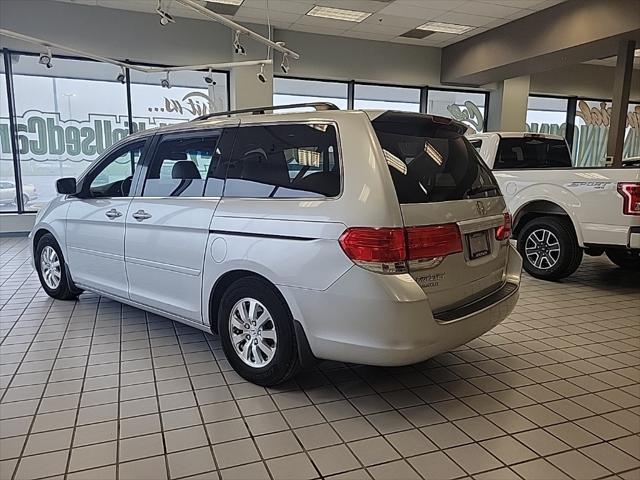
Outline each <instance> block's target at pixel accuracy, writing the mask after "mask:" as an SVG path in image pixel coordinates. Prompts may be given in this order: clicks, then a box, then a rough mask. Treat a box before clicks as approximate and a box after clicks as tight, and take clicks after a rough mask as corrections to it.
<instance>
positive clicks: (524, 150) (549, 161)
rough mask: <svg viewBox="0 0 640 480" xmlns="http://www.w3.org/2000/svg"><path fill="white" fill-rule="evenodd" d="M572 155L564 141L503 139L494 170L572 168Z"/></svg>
mask: <svg viewBox="0 0 640 480" xmlns="http://www.w3.org/2000/svg"><path fill="white" fill-rule="evenodd" d="M570 167H571V154H570V153H569V148H568V147H567V143H566V142H565V141H564V140H557V139H553V138H527V137H524V138H502V139H501V140H500V145H499V146H498V153H497V155H496V161H495V163H494V165H493V168H494V170H517V169H527V168H570Z"/></svg>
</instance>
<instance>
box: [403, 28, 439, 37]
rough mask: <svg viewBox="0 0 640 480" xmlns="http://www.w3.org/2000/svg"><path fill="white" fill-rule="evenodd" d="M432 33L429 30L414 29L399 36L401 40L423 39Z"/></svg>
mask: <svg viewBox="0 0 640 480" xmlns="http://www.w3.org/2000/svg"><path fill="white" fill-rule="evenodd" d="M432 33H433V32H430V31H429V30H419V29H417V28H414V29H413V30H409V31H408V32H404V33H403V34H402V35H400V37H401V38H425V37H428V36H429V35H431V34H432Z"/></svg>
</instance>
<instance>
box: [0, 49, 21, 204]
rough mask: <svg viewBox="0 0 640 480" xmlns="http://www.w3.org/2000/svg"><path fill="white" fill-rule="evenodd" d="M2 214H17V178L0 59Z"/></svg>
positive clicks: (5, 85) (5, 86)
mask: <svg viewBox="0 0 640 480" xmlns="http://www.w3.org/2000/svg"><path fill="white" fill-rule="evenodd" d="M0 62H1V63H0V212H16V211H17V210H18V205H17V204H16V184H15V182H16V177H15V172H14V169H13V150H12V148H11V130H10V128H9V105H8V98H7V77H6V75H5V73H4V62H2V58H1V57H0Z"/></svg>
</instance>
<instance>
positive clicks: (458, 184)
mask: <svg viewBox="0 0 640 480" xmlns="http://www.w3.org/2000/svg"><path fill="white" fill-rule="evenodd" d="M445 122H447V120H446V119H442V120H441V122H440V123H439V122H438V121H437V120H435V119H433V118H432V117H430V116H427V115H420V114H415V113H405V112H391V111H390V112H386V113H384V114H382V115H380V116H379V117H377V118H376V119H374V120H373V121H372V122H371V123H372V125H373V128H374V130H375V132H376V135H377V137H378V141H379V142H380V145H381V147H382V150H383V153H384V156H385V158H386V160H387V165H388V166H389V172H390V173H391V178H392V179H393V185H394V187H395V190H396V194H397V196H398V201H399V202H400V203H402V204H407V203H431V202H446V201H452V200H465V199H472V198H486V197H495V196H499V195H500V190H499V188H498V184H497V182H496V180H495V178H494V177H493V174H492V173H491V171H490V170H489V169H488V168H487V167H486V166H485V164H484V162H483V161H482V159H481V158H480V156H479V155H478V152H477V151H476V150H475V148H473V147H472V146H471V144H470V143H469V141H468V140H467V139H466V138H465V137H464V131H463V128H461V126H460V125H459V124H457V123H445Z"/></svg>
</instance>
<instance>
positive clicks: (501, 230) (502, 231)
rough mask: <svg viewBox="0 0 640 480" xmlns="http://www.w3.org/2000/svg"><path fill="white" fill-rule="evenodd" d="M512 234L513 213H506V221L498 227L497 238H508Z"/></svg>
mask: <svg viewBox="0 0 640 480" xmlns="http://www.w3.org/2000/svg"><path fill="white" fill-rule="evenodd" d="M510 236H511V214H510V213H509V212H506V213H505V214H504V223H503V224H502V225H499V226H498V228H496V240H508V239H509V237H510Z"/></svg>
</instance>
